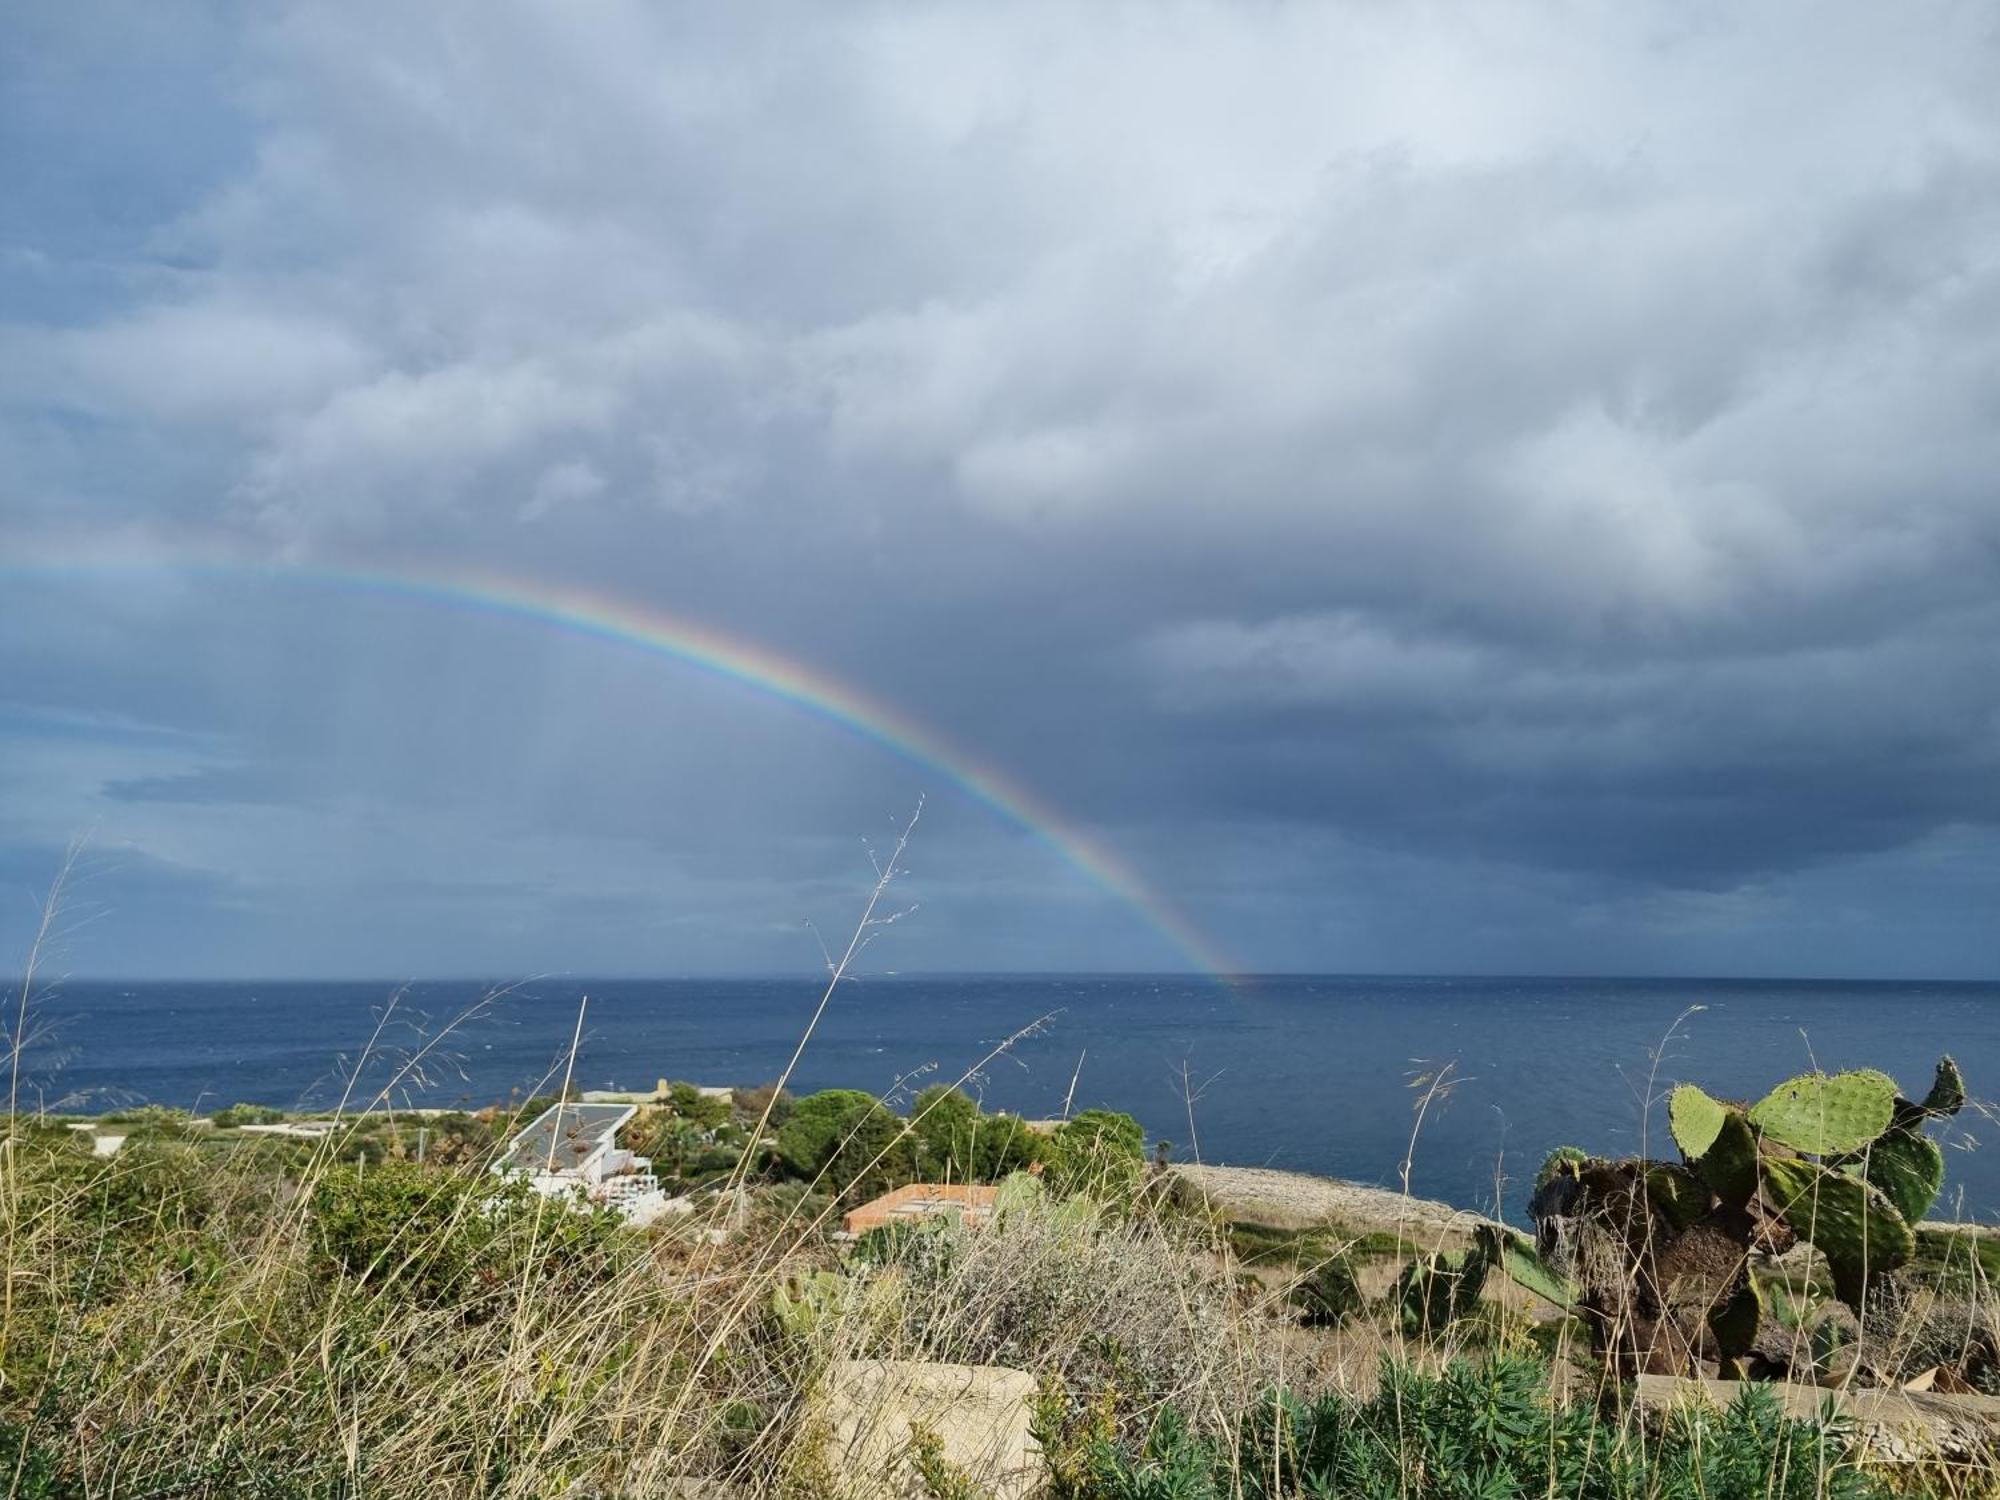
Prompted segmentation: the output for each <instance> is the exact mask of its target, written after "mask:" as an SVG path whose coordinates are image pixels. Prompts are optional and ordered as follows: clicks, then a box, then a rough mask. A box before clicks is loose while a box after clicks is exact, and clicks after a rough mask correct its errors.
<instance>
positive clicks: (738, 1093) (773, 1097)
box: [729, 1083, 798, 1130]
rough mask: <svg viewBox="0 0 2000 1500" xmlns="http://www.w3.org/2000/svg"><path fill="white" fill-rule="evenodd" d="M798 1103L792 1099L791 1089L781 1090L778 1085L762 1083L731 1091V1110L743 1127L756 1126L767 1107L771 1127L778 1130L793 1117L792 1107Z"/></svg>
mask: <svg viewBox="0 0 2000 1500" xmlns="http://www.w3.org/2000/svg"><path fill="white" fill-rule="evenodd" d="M797 1102H798V1101H797V1100H795V1099H794V1098H793V1097H792V1091H791V1090H790V1089H786V1088H781V1087H779V1086H778V1085H777V1084H776V1083H760V1084H757V1085H755V1086H754V1087H750V1088H738V1089H731V1090H730V1099H729V1104H730V1108H731V1109H732V1110H733V1111H734V1112H735V1114H736V1120H737V1123H738V1124H741V1125H755V1124H756V1123H757V1122H758V1121H759V1120H760V1119H763V1117H764V1111H765V1108H766V1106H768V1107H769V1109H770V1112H771V1118H770V1121H769V1127H770V1128H771V1129H772V1130H776V1129H777V1128H778V1127H779V1126H781V1125H783V1124H784V1123H785V1121H787V1120H788V1119H790V1118H791V1116H792V1106H793V1105H794V1104H796V1103H797Z"/></svg>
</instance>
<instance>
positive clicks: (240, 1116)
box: [209, 1104, 285, 1130]
mask: <svg viewBox="0 0 2000 1500" xmlns="http://www.w3.org/2000/svg"><path fill="white" fill-rule="evenodd" d="M284 1118H285V1112H284V1111H283V1110H282V1109H273V1108H272V1107H271V1106H270V1105H268V1104H232V1105H230V1106H229V1108H227V1109H218V1110H217V1111H216V1112H215V1113H214V1114H212V1115H210V1116H209V1119H211V1120H213V1121H214V1122H215V1124H216V1125H217V1126H218V1127H219V1128H221V1129H223V1130H232V1129H234V1128H236V1127H237V1126H240V1125H276V1124H278V1123H279V1122H280V1121H282V1120H283V1119H284Z"/></svg>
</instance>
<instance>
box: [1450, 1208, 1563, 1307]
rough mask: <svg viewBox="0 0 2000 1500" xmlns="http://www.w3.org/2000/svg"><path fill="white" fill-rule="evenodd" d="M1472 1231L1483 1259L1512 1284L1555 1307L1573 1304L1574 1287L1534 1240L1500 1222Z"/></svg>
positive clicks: (1482, 1225)
mask: <svg viewBox="0 0 2000 1500" xmlns="http://www.w3.org/2000/svg"><path fill="white" fill-rule="evenodd" d="M1475 1233H1476V1234H1477V1235H1478V1237H1479V1248H1480V1250H1481V1251H1482V1252H1483V1253H1484V1254H1485V1256H1486V1259H1487V1262H1488V1263H1489V1264H1491V1265H1496V1266H1498V1267H1499V1268H1500V1269H1501V1271H1503V1272H1504V1273H1505V1274H1506V1275H1507V1277H1508V1278H1509V1279H1510V1280H1512V1281H1513V1282H1514V1284H1515V1285H1516V1286H1522V1287H1526V1288H1527V1289H1528V1290H1529V1291H1531V1292H1533V1293H1534V1294H1535V1295H1536V1296H1537V1297H1545V1298H1547V1299H1548V1300H1549V1301H1551V1302H1553V1303H1555V1305H1556V1306H1557V1307H1562V1308H1568V1307H1573V1306H1575V1304H1576V1288H1575V1286H1573V1285H1572V1284H1571V1283H1570V1280H1569V1278H1568V1277H1567V1276H1564V1275H1562V1274H1561V1273H1560V1272H1559V1271H1556V1270H1555V1269H1554V1268H1553V1267H1551V1266H1550V1265H1549V1263H1548V1262H1547V1261H1545V1260H1543V1259H1542V1257H1541V1256H1540V1255H1539V1254H1537V1253H1536V1250H1535V1242H1534V1241H1533V1240H1531V1239H1529V1238H1528V1237H1527V1236H1526V1235H1525V1234H1522V1233H1521V1232H1520V1231H1519V1230H1517V1229H1509V1228H1507V1227H1506V1226H1505V1225H1502V1224H1481V1225H1480V1226H1479V1227H1478V1229H1477V1230H1476V1231H1475Z"/></svg>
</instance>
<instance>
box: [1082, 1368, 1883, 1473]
mask: <svg viewBox="0 0 2000 1500" xmlns="http://www.w3.org/2000/svg"><path fill="white" fill-rule="evenodd" d="M1853 1455H1854V1437H1853V1433H1852V1432H1851V1430H1850V1429H1849V1428H1848V1427H1847V1426H1845V1425H1844V1424H1842V1423H1840V1422H1837V1421H1834V1420H1832V1419H1831V1418H1823V1419H1820V1420H1816V1421H1800V1420H1794V1419H1791V1418H1788V1417H1787V1416H1785V1414H1784V1412H1783V1410H1782V1409H1781V1408H1780V1407H1779V1406H1778V1403H1777V1398H1776V1397H1775V1396H1774V1395H1772V1393H1771V1392H1770V1391H1769V1390H1767V1389H1765V1388H1762V1387H1758V1386H1749V1387H1746V1388H1744V1389H1743V1391H1742V1392H1740V1393H1739V1395H1738V1396H1737V1398H1736V1400H1735V1401H1734V1403H1733V1404H1731V1405H1730V1407H1729V1408H1728V1409H1727V1410H1726V1411H1720V1412H1718V1411H1713V1410H1702V1409H1680V1410H1677V1411H1676V1412H1675V1414H1674V1415H1673V1416H1672V1417H1670V1418H1669V1419H1668V1422H1667V1424H1666V1427H1665V1430H1664V1431H1663V1432H1662V1434H1661V1435H1660V1436H1659V1437H1658V1438H1656V1439H1647V1438H1644V1437H1642V1436H1640V1435H1639V1434H1638V1433H1637V1432H1636V1431H1635V1430H1633V1429H1631V1428H1629V1427H1620V1426H1619V1425H1618V1424H1617V1423H1616V1421H1615V1420H1607V1419H1605V1418H1601V1417H1600V1416H1599V1415H1598V1414H1597V1412H1596V1411H1595V1410H1594V1409H1593V1408H1592V1407H1591V1406H1589V1405H1587V1404H1584V1403H1571V1404H1563V1403H1560V1402H1558V1401H1556V1400H1555V1399H1554V1398H1553V1397H1552V1395H1551V1394H1550V1390H1549V1384H1548V1372H1547V1370H1546V1368H1545V1367H1544V1366H1543V1365H1541V1364H1540V1362H1539V1361H1536V1360H1533V1359H1529V1358H1526V1357H1521V1356H1513V1357H1502V1358H1496V1359H1494V1360H1491V1361H1489V1362H1486V1363H1484V1364H1473V1363H1470V1362H1466V1361H1459V1362H1456V1363H1454V1364H1452V1365H1450V1366H1449V1367H1447V1368H1446V1369H1445V1370H1444V1371H1443V1372H1442V1373H1441V1374H1427V1373H1424V1372H1422V1371H1420V1370H1417V1369H1414V1368H1412V1367H1410V1366H1408V1365H1402V1364H1397V1363H1394V1362H1392V1361H1390V1360H1387V1359H1385V1360H1384V1363H1383V1367H1382V1382H1381V1389H1380V1390H1379V1392H1378V1393H1377V1394H1376V1395H1375V1396H1374V1397H1373V1398H1372V1399H1371V1400H1368V1401H1365V1402H1364V1401H1355V1400H1352V1399H1350V1398H1347V1397H1342V1396H1338V1395H1330V1396H1326V1397H1323V1398H1321V1399H1319V1400H1317V1401H1312V1402H1307V1401H1302V1400H1300V1399H1298V1398H1297V1397H1295V1396H1292V1395H1290V1394H1289V1393H1287V1394H1285V1395H1282V1396H1278V1397H1273V1398H1267V1400H1266V1401H1265V1402H1264V1404H1263V1405H1262V1406H1261V1407H1260V1408H1259V1409H1257V1410H1255V1411H1253V1412H1250V1413H1247V1414H1246V1415H1245V1418H1244V1420H1243V1422H1242V1424H1241V1426H1240V1428H1239V1429H1238V1430H1237V1432H1236V1433H1235V1435H1234V1437H1233V1439H1230V1440H1223V1439H1214V1438H1202V1437H1199V1436H1197V1435H1196V1434H1195V1433H1194V1432H1193V1430H1192V1428H1191V1427H1190V1424H1189V1423H1188V1421H1187V1419H1186V1418H1185V1417H1184V1416H1182V1415H1181V1414H1180V1413H1179V1412H1178V1411H1175V1410H1173V1409H1172V1408H1168V1409H1167V1410H1166V1411H1164V1412H1162V1413H1161V1415H1160V1416H1159V1418H1158V1419H1157V1420H1156V1421H1155V1423H1154V1424H1153V1427H1152V1430H1151V1432H1150V1433H1149V1434H1148V1436H1147V1438H1146V1441H1145V1442H1144V1443H1143V1444H1142V1445H1140V1447H1139V1448H1138V1449H1137V1451H1129V1450H1126V1449H1123V1448H1121V1447H1120V1446H1118V1445H1117V1444H1116V1443H1115V1442H1114V1441H1112V1440H1111V1439H1109V1438H1100V1439H1099V1440H1098V1441H1097V1443H1096V1445H1095V1449H1094V1459H1093V1463H1092V1473H1091V1475H1090V1477H1089V1480H1088V1481H1087V1484H1085V1485H1079V1486H1077V1487H1075V1488H1073V1489H1072V1490H1071V1493H1072V1494H1075V1495H1078V1496H1081V1495H1086V1494H1087V1495H1090V1496H1093V1497H1102V1500H1168V1497H1186V1500H1198V1497H1217V1500H1219V1497H1222V1496H1226V1495H1236V1494H1241V1495H1242V1496H1244V1497H1246V1500H1275V1497H1277V1496H1293V1495H1304V1496H1341V1497H1354V1500H1376V1497H1380V1500H1391V1497H1396V1500H1402V1497H1411V1496H1449V1497H1459V1496H1463V1497H1467V1500H1473V1497H1481V1500H1483V1497H1488V1496H1491V1497H1494V1500H1508V1497H1527V1496H1542V1495H1562V1496H1566V1497H1569V1500H1720V1497H1725V1496H1727V1497H1750V1496H1756V1497H1760V1500H1878V1497H1881V1500H1886V1497H1887V1495H1888V1494H1889V1491H1888V1489H1887V1487H1886V1485H1885V1484H1884V1483H1883V1482H1882V1481H1881V1480H1880V1479H1879V1478H1877V1477H1875V1476H1873V1475H1870V1474H1868V1473H1866V1472H1864V1471H1862V1470H1861V1469H1859V1468H1857V1467H1855V1466H1854V1464H1853V1461H1852V1460H1853Z"/></svg>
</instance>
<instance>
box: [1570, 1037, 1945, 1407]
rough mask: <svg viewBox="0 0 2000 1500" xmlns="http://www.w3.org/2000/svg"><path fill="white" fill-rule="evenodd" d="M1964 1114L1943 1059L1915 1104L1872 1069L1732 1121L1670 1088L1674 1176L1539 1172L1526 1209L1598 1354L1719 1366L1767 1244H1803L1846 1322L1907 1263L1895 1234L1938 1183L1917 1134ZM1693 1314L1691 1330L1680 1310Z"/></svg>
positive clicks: (1911, 1243)
mask: <svg viewBox="0 0 2000 1500" xmlns="http://www.w3.org/2000/svg"><path fill="white" fill-rule="evenodd" d="M1964 1101H1965V1081H1964V1079H1963V1077H1962V1076H1961V1075H1960V1074H1959V1071H1958V1066H1957V1064H1956V1063H1954V1062H1953V1061H1952V1060H1951V1059H1950V1058H1949V1057H1946V1058H1943V1059H1942V1060H1940V1062H1939V1063H1938V1068H1937V1076H1936V1078H1935V1080H1934V1081H1933V1083H1932V1085H1931V1090H1930V1092H1929V1093H1928V1094H1926V1095H1925V1098H1924V1102H1923V1103H1921V1104H1914V1103H1911V1102H1910V1101H1909V1100H1908V1099H1905V1098H1902V1097H1900V1096H1899V1095H1898V1094H1897V1092H1896V1084H1895V1080H1894V1079H1892V1078H1890V1077H1889V1076H1888V1075H1887V1074H1885V1073H1880V1072H1876V1071H1875V1070H1873V1069H1859V1070H1855V1071H1852V1072H1846V1073H1836V1074H1826V1073H1819V1072H1814V1073H1806V1074H1802V1075H1800V1076H1799V1077H1796V1078H1792V1079H1789V1080H1787V1081H1786V1082H1785V1083H1782V1084H1780V1085H1779V1086H1778V1087H1777V1088H1775V1089H1773V1090H1771V1091H1770V1092H1769V1093H1768V1094H1766V1095H1765V1096H1764V1097H1763V1098H1762V1099H1760V1100H1759V1101H1758V1102H1757V1103H1756V1104H1755V1105H1753V1106H1751V1107H1750V1108H1749V1109H1748V1110H1747V1111H1746V1110H1743V1109H1739V1108H1737V1107H1736V1106H1734V1105H1731V1104H1727V1103H1724V1102H1722V1101H1719V1100H1716V1099H1713V1098H1711V1097H1710V1096H1709V1095H1708V1094H1706V1093H1704V1092H1703V1091H1702V1090H1701V1089H1699V1088H1697V1087H1695V1086H1694V1085H1692V1084H1682V1085H1680V1086H1679V1087H1678V1088H1676V1089H1675V1090H1674V1092H1673V1094H1672V1096H1671V1098H1670V1099H1669V1102H1668V1116H1669V1121H1670V1123H1671V1125H1672V1128H1673V1136H1674V1140H1675V1142H1676V1143H1677V1144H1678V1145H1679V1146H1680V1148H1681V1150H1682V1152H1683V1154H1684V1156H1685V1157H1686V1159H1687V1162H1688V1166H1685V1167H1684V1166H1681V1165H1677V1164H1671V1163H1665V1162H1653V1161H1639V1160H1628V1161H1617V1162H1611V1161H1601V1160H1596V1159H1585V1160H1582V1161H1580V1162H1579V1161H1576V1160H1573V1159H1570V1158H1568V1157H1565V1158H1564V1159H1563V1160H1562V1161H1561V1162H1560V1163H1556V1162H1554V1160H1553V1159H1552V1168H1546V1169H1545V1170H1544V1174H1543V1177H1542V1179H1541V1180H1539V1181H1538V1183H1537V1186H1536V1193H1535V1198H1534V1201H1533V1203H1532V1204H1531V1205H1530V1211H1531V1213H1532V1214H1533V1215H1534V1217H1535V1220H1536V1228H1537V1237H1538V1240H1539V1242H1540V1243H1541V1245H1542V1246H1543V1247H1544V1248H1545V1249H1548V1250H1550V1251H1551V1252H1552V1253H1556V1254H1558V1255H1559V1256H1560V1257H1561V1259H1562V1262H1563V1264H1561V1265H1559V1266H1558V1267H1557V1269H1567V1268H1568V1267H1569V1266H1571V1265H1581V1264H1588V1265H1590V1266H1592V1267H1593V1268H1594V1269H1593V1270H1592V1271H1591V1273H1590V1276H1589V1278H1588V1281H1589V1284H1587V1285H1584V1286H1582V1287H1580V1288H1579V1298H1578V1306H1579V1309H1580V1310H1581V1311H1582V1312H1583V1313H1584V1314H1586V1316H1587V1317H1588V1318H1590V1319H1591V1321H1592V1326H1593V1329H1594V1331H1595V1332H1596V1334H1597V1335H1598V1338H1599V1341H1600V1346H1601V1348H1602V1352H1605V1353H1607V1354H1614V1353H1615V1354H1616V1355H1617V1356H1618V1357H1619V1358H1620V1360H1621V1361H1624V1362H1627V1363H1629V1364H1636V1365H1646V1364H1649V1363H1650V1362H1652V1361H1654V1360H1655V1359H1657V1358H1659V1357H1660V1355H1661V1353H1662V1351H1679V1352H1673V1353H1669V1354H1668V1357H1669V1358H1670V1359H1671V1360H1672V1361H1673V1362H1675V1363H1676V1364H1678V1365H1680V1366H1682V1367H1685V1365H1686V1364H1687V1363H1688V1362H1689V1351H1693V1350H1696V1349H1699V1348H1701V1347H1704V1346H1706V1347H1707V1349H1708V1351H1709V1353H1710V1354H1711V1355H1718V1354H1719V1355H1720V1356H1721V1357H1722V1358H1724V1359H1725V1360H1726V1359H1728V1358H1729V1357H1730V1356H1731V1355H1732V1354H1735V1353H1742V1352H1745V1351H1747V1350H1748V1349H1749V1348H1750V1346H1751V1344H1752V1343H1753V1342H1754V1340H1755V1336H1756V1333H1757V1331H1758V1326H1759V1324H1760V1322H1761V1321H1762V1319H1763V1316H1764V1310H1763V1309H1762V1307H1761V1306H1760V1304H1759V1303H1758V1302H1757V1301H1756V1299H1755V1295H1754V1290H1755V1289H1754V1288H1753V1287H1750V1286H1748V1285H1747V1284H1746V1275H1747V1272H1748V1267H1749V1263H1750V1262H1751V1260H1752V1259H1753V1258H1754V1257H1756V1256H1758V1255H1762V1254H1766V1253H1768V1250H1769V1248H1770V1247H1771V1246H1773V1245H1777V1246H1779V1248H1782V1245H1783V1242H1788V1241H1789V1239H1790V1238H1792V1237H1794V1236H1796V1237H1797V1238H1799V1239H1801V1240H1805V1241H1807V1242H1809V1243H1810V1244H1811V1245H1812V1246H1813V1247H1814V1248H1815V1249H1817V1250H1818V1251H1820V1252H1821V1254H1822V1255H1824V1256H1825V1258H1826V1261H1827V1264H1828V1266H1829V1268H1830V1269H1831V1271H1832V1275H1833V1284H1834V1291H1835V1293H1836V1295H1837V1296H1838V1297H1839V1298H1840V1299H1841V1300H1842V1301H1844V1302H1846V1303H1847V1304H1848V1305H1849V1306H1850V1307H1853V1308H1855V1309H1856V1310H1857V1311H1858V1310H1859V1309H1860V1307H1861V1305H1862V1302H1863V1298H1864V1296H1865V1294H1866V1293H1867V1291H1868V1289H1869V1287H1870V1286H1871V1285H1872V1284H1875V1283H1878V1282H1880V1280H1881V1279H1882V1278H1883V1277H1884V1276H1885V1275H1886V1274H1888V1273H1889V1272H1892V1271H1895V1270H1897V1269H1898V1268H1899V1267H1901V1266H1903V1265H1905V1264H1906V1263H1908V1262H1909V1260H1910V1259H1911V1257H1912V1256H1913V1254H1914V1253H1915V1250H1916V1240H1915V1236H1914V1234H1913V1232H1912V1228H1911V1226H1912V1225H1913V1224H1914V1223H1915V1222H1916V1221H1917V1220H1918V1219H1919V1218H1920V1217H1921V1216H1922V1215H1923V1214H1925V1213H1927V1212H1929V1210H1930V1207H1931V1205H1932V1204H1933V1203H1934V1202H1935V1201H1936V1199H1937V1196H1938V1193H1939V1192H1940V1191H1941V1190H1942V1188H1943V1184H1944V1153H1943V1151H1942V1150H1941V1149H1940V1148H1939V1146H1938V1144H1937V1142H1935V1141H1933V1140H1931V1139H1930V1138H1929V1137H1928V1136H1926V1135H1925V1134H1924V1125H1925V1123H1926V1122H1927V1121H1928V1120H1931V1119H1933V1118H1941V1117H1944V1116H1947V1115H1949V1114H1951V1113H1952V1112H1954V1111H1955V1110H1957V1109H1958V1108H1960V1107H1962V1106H1963V1104H1964ZM1703 1306H1705V1307H1707V1308H1709V1309H1711V1312H1710V1313H1709V1315H1708V1317H1707V1318H1706V1324H1707V1326H1706V1328H1705V1329H1704V1328H1703V1326H1702V1320H1701V1319H1698V1318H1696V1317H1695V1316H1694V1315H1693V1313H1692V1312H1691V1311H1690V1309H1693V1308H1696V1307H1703ZM1669 1329H1671V1331H1672V1334H1673V1336H1672V1337H1667V1338H1662V1334H1663V1333H1665V1332H1667V1331H1668V1330H1669Z"/></svg>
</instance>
